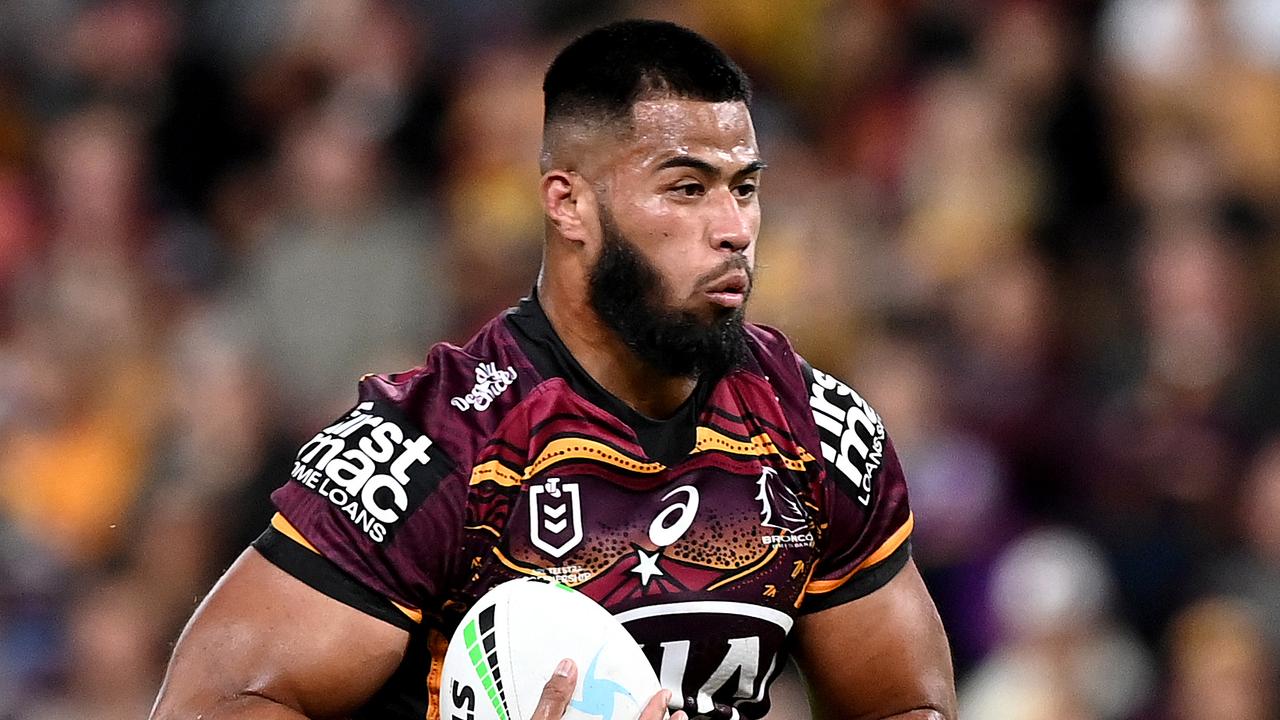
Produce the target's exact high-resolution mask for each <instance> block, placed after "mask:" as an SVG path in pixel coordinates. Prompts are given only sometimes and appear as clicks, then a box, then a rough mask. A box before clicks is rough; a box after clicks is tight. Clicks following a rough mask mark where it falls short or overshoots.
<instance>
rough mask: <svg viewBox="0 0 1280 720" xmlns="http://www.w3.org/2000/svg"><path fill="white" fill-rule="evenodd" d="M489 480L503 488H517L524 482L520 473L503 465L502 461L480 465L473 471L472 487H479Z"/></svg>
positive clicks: (492, 461)
mask: <svg viewBox="0 0 1280 720" xmlns="http://www.w3.org/2000/svg"><path fill="white" fill-rule="evenodd" d="M485 480H488V481H490V482H495V483H497V484H499V485H501V486H503V487H516V486H518V485H519V484H520V483H522V482H524V478H522V477H521V476H520V474H519V473H517V472H516V471H514V470H512V469H511V468H509V467H507V466H506V465H503V464H502V461H500V460H490V461H489V462H486V463H480V464H479V465H477V466H475V468H474V469H473V470H472V471H471V480H470V484H471V485H479V484H480V483H482V482H484V481H485Z"/></svg>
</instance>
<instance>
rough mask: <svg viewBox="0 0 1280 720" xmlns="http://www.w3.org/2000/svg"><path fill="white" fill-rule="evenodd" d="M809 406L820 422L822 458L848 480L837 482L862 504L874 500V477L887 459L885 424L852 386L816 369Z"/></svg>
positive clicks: (810, 389)
mask: <svg viewBox="0 0 1280 720" xmlns="http://www.w3.org/2000/svg"><path fill="white" fill-rule="evenodd" d="M809 393H810V394H809V406H810V407H811V408H813V419H814V421H815V422H817V424H818V433H819V435H820V437H821V440H822V457H823V459H824V460H826V461H827V467H828V468H834V469H835V470H836V471H837V473H836V474H837V475H838V476H843V478H844V480H846V481H847V482H840V483H837V484H838V485H839V486H840V487H841V488H842V489H843V490H844V491H845V492H846V493H848V494H849V495H850V496H851V497H853V498H854V499H856V500H857V501H858V502H860V503H862V504H863V505H869V504H870V503H871V480H872V478H873V477H874V476H875V474H876V470H878V469H879V468H880V464H881V463H882V462H884V439H885V434H884V424H883V423H881V422H880V416H879V415H877V414H876V411H875V410H872V409H871V406H870V405H868V404H867V401H866V400H863V399H862V396H861V395H859V394H858V393H856V392H854V391H853V388H851V387H849V386H848V385H845V384H844V383H842V382H840V381H839V380H836V379H835V378H833V377H831V376H830V375H827V374H826V373H824V372H822V371H820V370H814V371H813V384H812V385H810V387H809Z"/></svg>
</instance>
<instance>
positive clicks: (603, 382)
mask: <svg viewBox="0 0 1280 720" xmlns="http://www.w3.org/2000/svg"><path fill="white" fill-rule="evenodd" d="M549 285H550V283H547V284H544V283H543V282H541V279H539V283H538V301H539V302H540V303H541V305H542V309H543V312H545V313H546V315H547V319H548V320H549V321H550V322H551V327H552V328H553V329H555V331H556V334H557V335H559V336H560V340H561V341H562V342H563V343H564V345H565V347H567V348H568V349H569V352H570V353H571V354H572V355H573V357H574V359H575V360H577V361H578V364H579V365H581V366H582V368H583V369H584V370H586V371H587V374H589V375H590V376H591V377H592V379H594V380H595V381H596V382H597V383H599V384H600V386H601V387H603V388H604V389H605V390H607V391H608V392H609V393H610V394H612V395H613V396H614V397H616V398H618V399H619V400H621V401H622V402H624V403H626V404H627V405H628V406H630V407H631V408H632V409H634V410H635V411H636V412H638V413H640V414H641V415H644V416H646V417H650V418H654V419H659V420H661V419H665V418H668V417H671V416H672V415H674V414H675V413H676V410H678V409H679V408H680V406H681V405H682V404H684V402H685V401H686V400H688V399H689V396H690V395H692V394H693V390H694V388H695V387H696V386H697V379H696V378H692V377H672V376H670V375H665V374H663V373H660V372H658V371H657V370H655V369H654V368H653V367H652V366H650V365H649V364H648V363H646V362H644V361H643V360H641V359H640V358H639V357H637V356H636V354H635V352H633V351H632V350H631V348H629V347H627V345H626V344H625V343H623V342H622V340H621V338H619V337H618V335H617V333H615V332H614V331H613V330H612V329H610V328H609V327H608V326H606V325H605V324H604V323H603V322H601V320H600V318H599V316H598V315H596V313H595V311H594V310H593V309H592V308H591V304H590V303H589V302H588V301H587V298H586V297H585V296H584V297H581V298H577V297H566V294H565V293H562V292H558V291H557V290H555V289H552V288H551V287H549Z"/></svg>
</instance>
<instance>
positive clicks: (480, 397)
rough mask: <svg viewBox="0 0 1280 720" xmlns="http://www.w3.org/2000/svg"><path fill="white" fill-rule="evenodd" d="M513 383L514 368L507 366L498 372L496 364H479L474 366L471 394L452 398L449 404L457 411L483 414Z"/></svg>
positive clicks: (514, 379)
mask: <svg viewBox="0 0 1280 720" xmlns="http://www.w3.org/2000/svg"><path fill="white" fill-rule="evenodd" d="M515 381H516V369H515V368H514V367H511V366H510V365H508V366H507V368H506V369H505V370H499V369H498V364H497V363H480V364H479V365H477V366H476V384H475V386H474V387H472V388H471V392H469V393H467V394H466V395H463V396H460V397H456V398H453V399H452V400H450V401H449V404H450V405H452V406H454V407H456V408H458V409H459V410H464V411H465V410H475V411H477V412H484V411H485V410H488V409H489V406H490V405H492V404H493V401H494V400H495V399H497V397H498V396H499V395H501V394H502V393H504V392H506V391H507V388H509V387H511V385H512V384H513V383H515Z"/></svg>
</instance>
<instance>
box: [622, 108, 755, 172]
mask: <svg viewBox="0 0 1280 720" xmlns="http://www.w3.org/2000/svg"><path fill="white" fill-rule="evenodd" d="M631 118H632V133H631V137H630V142H629V149H628V152H627V153H625V154H626V155H627V156H629V159H630V160H632V161H639V162H641V163H643V164H645V165H649V164H651V163H660V162H662V161H664V160H667V159H669V158H671V157H675V156H679V155H697V156H710V157H706V158H704V159H707V160H710V161H715V160H716V159H720V160H722V161H724V162H729V163H744V162H750V161H752V160H756V159H758V158H759V154H760V153H759V148H758V147H757V145H756V133H755V128H754V127H753V126H752V123H751V112H750V111H749V110H748V109H747V105H746V103H743V102H740V101H731V102H707V101H704V100H690V99H687V98H674V97H668V98H655V99H648V100H640V101H638V102H636V103H635V105H634V106H632V111H631Z"/></svg>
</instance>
